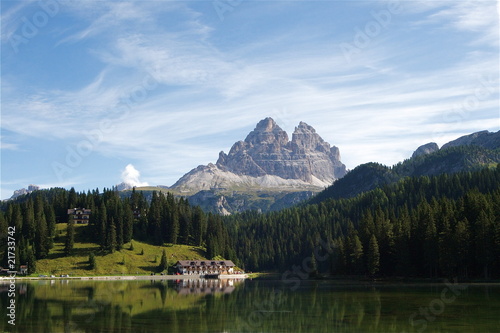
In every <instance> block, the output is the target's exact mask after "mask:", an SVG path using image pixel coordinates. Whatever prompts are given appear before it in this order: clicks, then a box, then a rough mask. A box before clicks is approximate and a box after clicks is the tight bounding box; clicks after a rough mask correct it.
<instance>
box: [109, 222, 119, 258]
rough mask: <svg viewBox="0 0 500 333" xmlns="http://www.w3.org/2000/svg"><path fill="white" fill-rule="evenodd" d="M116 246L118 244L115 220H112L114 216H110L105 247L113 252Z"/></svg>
mask: <svg viewBox="0 0 500 333" xmlns="http://www.w3.org/2000/svg"><path fill="white" fill-rule="evenodd" d="M117 246H118V243H117V242H116V227H115V222H114V218H111V221H110V223H109V227H108V235H107V237H106V249H107V251H108V252H110V253H113V252H115V250H116V248H117Z"/></svg>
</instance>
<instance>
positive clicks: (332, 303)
mask: <svg viewBox="0 0 500 333" xmlns="http://www.w3.org/2000/svg"><path fill="white" fill-rule="evenodd" d="M4 289H5V288H4V286H2V285H0V308H1V309H5V307H6V306H7V302H8V300H9V299H8V297H7V293H6V292H1V291H3V290H4ZM442 289H443V285H435V286H432V285H425V286H405V285H399V286H373V285H339V284H338V283H336V282H332V281H322V282H314V281H303V282H302V283H301V285H300V288H298V289H297V290H295V291H292V290H291V288H290V286H289V285H287V284H286V283H283V282H281V281H248V280H246V281H240V280H235V281H233V280H200V279H196V280H194V279H192V280H190V279H186V280H184V279H180V280H177V281H165V280H151V281H149V280H146V281H68V280H52V281H51V280H46V281H36V282H32V283H21V282H20V281H19V282H17V283H16V292H17V296H16V302H17V303H16V305H17V307H16V326H15V327H12V326H10V325H8V324H7V322H6V320H5V319H2V320H1V321H0V332H3V331H8V332H11V331H12V332H51V333H52V332H166V331H168V332H223V331H224V332H296V331H302V332H317V333H320V332H390V331H392V332H402V331H405V332H417V331H419V329H420V328H421V327H422V326H418V325H417V326H415V325H412V324H411V323H410V321H409V318H410V316H411V315H412V313H415V311H419V309H420V308H422V307H425V306H428V305H429V304H434V303H435V302H434V303H432V302H433V300H435V299H437V298H438V297H440V295H441V292H442ZM485 302H486V304H485ZM498 313H500V287H499V286H498V285H496V286H487V287H486V286H481V287H473V286H471V287H469V288H468V289H467V290H466V291H464V292H463V293H462V294H461V295H460V297H458V296H457V298H456V301H455V302H454V303H450V304H447V305H446V308H445V309H444V310H443V313H441V314H440V315H439V316H435V317H436V318H435V319H434V320H433V321H429V322H427V331H429V332H449V331H471V330H476V331H495V330H496V329H497V328H498V319H497V315H498ZM491 318H496V319H495V320H494V321H493V322H492V319H491Z"/></svg>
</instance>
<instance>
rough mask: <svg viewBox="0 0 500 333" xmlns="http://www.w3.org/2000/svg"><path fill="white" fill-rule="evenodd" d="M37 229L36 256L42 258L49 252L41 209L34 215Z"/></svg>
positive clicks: (47, 236) (43, 214) (43, 215)
mask: <svg viewBox="0 0 500 333" xmlns="http://www.w3.org/2000/svg"><path fill="white" fill-rule="evenodd" d="M36 220H37V221H36V224H37V230H36V234H35V249H36V258H37V259H43V258H45V257H47V255H48V254H49V234H48V230H47V222H46V220H45V213H44V212H43V210H42V211H41V212H40V213H39V214H37V215H36Z"/></svg>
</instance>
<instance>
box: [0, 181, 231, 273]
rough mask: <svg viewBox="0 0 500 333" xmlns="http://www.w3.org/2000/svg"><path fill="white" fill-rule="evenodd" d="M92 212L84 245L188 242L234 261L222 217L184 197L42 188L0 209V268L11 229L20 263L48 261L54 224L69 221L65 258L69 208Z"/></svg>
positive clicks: (70, 243)
mask: <svg viewBox="0 0 500 333" xmlns="http://www.w3.org/2000/svg"><path fill="white" fill-rule="evenodd" d="M75 207H81V208H83V207H84V208H87V209H90V210H91V211H92V213H91V215H90V219H89V224H88V226H86V227H85V229H84V231H83V235H82V236H83V237H84V238H85V239H86V241H91V242H95V243H97V244H99V245H100V247H101V250H102V251H103V252H114V251H116V250H121V249H122V248H123V245H124V244H126V243H129V242H131V240H132V239H137V240H142V241H145V242H149V243H152V244H155V245H163V244H165V243H171V244H185V245H192V246H204V247H206V249H207V254H208V256H209V258H213V257H216V256H221V257H224V258H229V259H233V260H235V259H236V258H235V256H234V254H235V252H234V250H233V246H232V243H231V241H230V239H229V236H228V233H227V230H226V227H225V226H224V224H223V221H222V218H221V217H220V216H217V215H212V214H206V213H204V212H203V211H202V210H201V209H200V208H199V207H192V206H190V205H189V203H188V201H187V200H185V199H183V198H179V199H178V198H174V196H173V195H172V194H170V193H169V194H166V195H164V194H162V193H161V192H153V193H152V198H151V199H150V200H148V199H146V197H145V196H144V195H143V193H142V192H139V191H137V192H136V191H135V190H133V191H132V193H131V195H130V196H128V197H125V198H122V197H121V196H120V193H119V192H117V191H115V190H114V189H110V190H107V189H105V190H104V192H103V193H99V190H94V191H92V192H91V191H88V192H87V193H85V192H83V193H77V192H76V191H75V190H74V189H71V190H69V191H67V190H65V189H60V188H54V189H50V190H39V191H35V192H33V193H31V194H29V195H26V196H22V197H19V198H17V199H16V200H11V201H8V202H4V203H2V206H1V210H0V230H1V232H0V258H1V259H2V261H1V262H0V266H7V257H8V253H7V251H6V250H7V227H8V226H15V227H16V237H15V238H16V251H17V254H16V261H17V265H18V266H19V265H22V264H25V263H28V264H29V269H30V271H31V272H33V271H34V270H35V267H36V259H43V258H46V257H47V255H48V253H49V250H50V249H51V248H52V247H53V244H54V239H55V237H57V236H58V235H56V234H55V230H56V228H55V226H56V223H67V227H66V233H65V237H66V238H65V254H66V255H71V254H72V251H73V247H74V243H75V226H74V221H73V220H72V218H70V217H69V216H68V214H67V210H68V209H69V208H75Z"/></svg>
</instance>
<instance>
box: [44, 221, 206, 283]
mask: <svg viewBox="0 0 500 333" xmlns="http://www.w3.org/2000/svg"><path fill="white" fill-rule="evenodd" d="M56 227H57V231H56V233H57V235H59V236H57V237H56V239H55V242H54V247H53V248H52V249H51V250H50V253H49V255H48V257H47V258H46V259H41V260H37V263H36V265H37V267H36V268H37V269H36V274H35V275H40V274H44V275H52V274H53V275H56V276H58V275H61V274H70V275H71V276H95V275H137V274H139V275H141V274H151V273H152V272H156V268H157V266H158V265H159V264H160V259H161V255H162V252H163V249H165V250H166V252H167V257H168V264H169V265H173V264H175V262H177V260H190V259H200V260H201V259H206V257H205V249H204V248H202V247H193V246H187V245H167V246H155V245H150V244H147V243H143V242H139V241H135V240H133V241H132V243H133V250H130V243H127V244H124V246H123V249H122V250H120V251H115V252H114V253H109V254H105V253H103V252H101V251H100V249H99V245H97V244H95V243H89V242H86V241H85V239H84V237H83V233H82V231H83V230H84V228H85V227H86V226H85V225H76V230H75V245H74V250H73V254H72V255H71V256H69V257H66V256H65V255H64V243H65V240H66V232H65V230H66V224H65V223H63V224H58V225H57V226H56ZM91 252H94V254H95V259H96V264H97V267H96V269H90V268H89V261H88V260H89V254H90V253H91ZM142 252H144V254H141V253H142Z"/></svg>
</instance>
